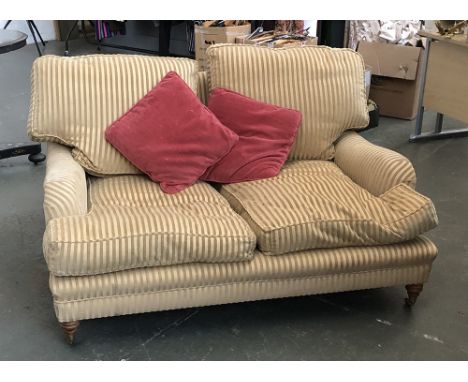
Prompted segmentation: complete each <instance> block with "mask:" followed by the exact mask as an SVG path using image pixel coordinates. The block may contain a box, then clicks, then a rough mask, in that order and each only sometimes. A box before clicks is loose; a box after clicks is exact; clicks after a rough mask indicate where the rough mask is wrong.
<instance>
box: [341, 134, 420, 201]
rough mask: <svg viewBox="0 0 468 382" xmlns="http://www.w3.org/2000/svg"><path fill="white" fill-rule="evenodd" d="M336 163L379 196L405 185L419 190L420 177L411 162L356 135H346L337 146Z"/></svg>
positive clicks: (358, 182) (362, 185)
mask: <svg viewBox="0 0 468 382" xmlns="http://www.w3.org/2000/svg"><path fill="white" fill-rule="evenodd" d="M335 163H336V164H337V166H338V167H340V168H341V170H342V171H343V172H344V173H345V174H346V175H348V176H349V177H350V178H351V179H352V180H353V181H354V182H356V183H357V184H359V185H360V186H361V187H363V188H365V189H366V190H368V191H369V192H371V193H372V194H374V195H376V196H379V195H381V194H383V193H384V192H386V191H388V190H389V189H390V188H392V187H393V186H396V185H397V184H401V183H404V184H406V185H408V186H410V187H411V188H415V187H416V173H415V171H414V168H413V165H412V164H411V162H410V161H409V160H408V159H407V158H405V157H404V156H403V155H401V154H399V153H397V152H395V151H392V150H389V149H386V148H384V147H380V146H377V145H374V144H373V143H370V142H369V141H367V140H366V139H364V138H363V137H361V136H360V135H358V134H357V133H356V132H354V131H349V132H346V133H345V134H343V135H342V136H341V138H340V139H339V140H338V141H337V142H336V143H335Z"/></svg>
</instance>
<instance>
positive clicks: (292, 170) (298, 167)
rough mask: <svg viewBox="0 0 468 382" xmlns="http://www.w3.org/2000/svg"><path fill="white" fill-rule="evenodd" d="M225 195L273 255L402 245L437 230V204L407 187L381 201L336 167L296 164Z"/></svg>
mask: <svg viewBox="0 0 468 382" xmlns="http://www.w3.org/2000/svg"><path fill="white" fill-rule="evenodd" d="M221 194H222V195H223V196H225V197H226V199H227V200H228V201H229V203H230V204H231V206H232V207H233V208H234V210H235V211H236V212H237V213H239V214H240V215H241V216H242V217H243V218H244V219H245V220H246V221H247V222H248V223H249V225H250V226H251V227H252V229H253V231H254V232H255V234H256V236H257V242H258V246H259V248H260V250H261V251H262V252H265V253H267V254H272V255H279V254H284V253H288V252H294V251H300V250H306V249H313V248H336V247H345V246H367V245H381V244H390V243H398V242H402V241H405V240H409V239H412V238H414V237H416V236H418V235H419V234H422V233H424V232H427V231H429V230H430V229H432V228H434V227H435V226H436V225H437V216H436V213H435V209H434V206H433V204H432V202H431V201H430V200H429V199H428V198H426V197H424V196H422V195H420V194H418V193H417V192H416V191H414V190H412V189H411V188H409V187H408V186H406V185H405V184H400V185H397V186H395V187H393V188H392V189H390V190H389V191H387V192H386V193H385V194H383V195H382V196H380V197H376V196H374V195H372V194H370V193H369V192H368V191H366V190H365V189H363V188H361V187H360V186H358V185H357V184H356V183H354V182H353V181H352V180H351V179H350V178H348V177H347V176H346V175H344V174H343V172H342V171H341V170H340V169H339V168H338V167H337V166H336V165H335V164H334V163H333V162H326V161H295V162H290V163H288V164H286V165H285V166H284V167H283V169H282V170H281V172H280V174H279V175H278V176H276V177H274V178H269V179H263V180H259V181H253V182H244V183H236V184H229V185H225V186H223V187H222V189H221Z"/></svg>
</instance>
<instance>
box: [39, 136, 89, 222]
mask: <svg viewBox="0 0 468 382" xmlns="http://www.w3.org/2000/svg"><path fill="white" fill-rule="evenodd" d="M87 194H88V190H87V186H86V175H85V172H84V169H83V167H81V166H80V165H79V164H78V162H76V161H75V160H74V159H73V157H72V155H71V150H70V149H69V148H68V147H66V146H63V145H60V144H57V143H48V150H47V168H46V175H45V179H44V215H45V219H46V223H47V222H48V221H49V220H50V219H53V218H56V217H60V216H73V215H84V214H86V213H87V212H88V195H87Z"/></svg>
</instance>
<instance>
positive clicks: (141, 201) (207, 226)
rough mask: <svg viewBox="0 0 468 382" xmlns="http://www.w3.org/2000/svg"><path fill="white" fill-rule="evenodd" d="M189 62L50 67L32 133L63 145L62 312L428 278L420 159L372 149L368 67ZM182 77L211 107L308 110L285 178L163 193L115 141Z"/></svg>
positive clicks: (67, 323) (38, 92)
mask: <svg viewBox="0 0 468 382" xmlns="http://www.w3.org/2000/svg"><path fill="white" fill-rule="evenodd" d="M207 61H208V70H207V72H198V68H197V63H196V61H194V60H190V59H180V58H168V57H149V56H136V55H90V56H80V57H71V58H64V57H57V56H44V57H42V58H39V59H37V60H36V61H35V63H34V65H33V70H32V97H31V109H30V116H29V123H28V132H29V135H30V136H31V137H32V139H34V140H38V141H46V142H48V160H47V170H46V176H45V180H44V213H45V220H46V229H45V233H44V241H43V250H44V256H45V259H46V261H47V265H48V269H49V271H50V289H51V292H52V295H53V302H54V307H55V313H56V316H57V318H58V321H59V322H60V325H61V326H62V328H63V329H64V330H65V333H66V335H67V338H68V340H69V341H70V342H73V339H74V336H75V332H76V330H77V328H78V324H79V321H80V320H85V319H94V318H100V317H108V316H115V315H123V314H132V313H142V312H153V311H162V310H168V309H179V308H187V307H195V306H206V305H213V304H224V303H234V302H241V301H252V300H260V299H271V298H279V297H288V296H299V295H310V294H319V293H330V292H339V291H349V290H358V289H366V288H380V287H387V286H393V285H406V289H407V291H408V298H407V299H406V301H407V304H408V305H412V304H414V302H415V301H416V298H417V296H418V294H419V293H420V291H421V290H422V285H423V283H425V282H426V280H427V278H428V275H429V273H430V270H431V266H432V262H433V261H434V259H435V257H436V254H437V249H436V247H435V245H434V244H433V243H432V242H431V241H430V240H429V239H427V238H425V237H423V236H421V235H422V234H423V233H424V232H426V231H428V230H430V229H432V228H433V227H435V226H436V225H437V216H436V213H435V210H434V206H433V204H432V202H431V201H430V200H429V199H428V198H426V197H424V196H423V195H421V194H419V193H417V192H416V191H415V190H414V188H415V185H416V176H415V172H414V169H413V167H412V165H411V163H410V162H409V161H408V160H407V159H406V158H405V157H403V156H402V155H400V154H398V153H395V152H393V151H391V150H388V149H385V148H381V147H378V146H376V145H374V144H371V143H369V142H367V141H366V140H365V139H364V138H362V137H361V136H359V135H358V134H357V132H356V131H355V130H358V129H360V128H363V127H365V126H367V124H368V113H367V106H366V105H367V102H366V95H365V88H364V65H363V61H362V58H361V57H360V56H359V55H358V54H357V53H355V52H353V51H351V50H348V49H331V48H327V47H316V46H309V47H296V48H282V49H269V48H264V47H255V46H248V45H245V46H243V45H229V44H226V45H216V46H213V47H210V48H209V49H208V51H207ZM170 70H175V71H176V72H177V73H178V74H179V75H180V76H181V77H182V78H183V79H184V80H185V81H186V82H187V84H188V85H189V86H190V87H191V88H192V89H193V90H194V92H196V93H197V94H198V95H199V96H200V98H201V99H202V100H203V101H206V98H207V95H208V93H209V90H210V89H213V88H215V87H225V88H228V89H231V90H234V91H237V92H240V93H242V94H245V95H247V96H250V97H253V98H256V99H259V100H263V101H265V102H270V103H273V104H277V105H280V106H285V107H291V108H295V109H298V110H300V111H301V113H302V116H303V118H302V124H301V126H300V128H299V132H298V135H297V137H296V141H295V143H294V146H293V148H292V150H291V153H290V155H289V158H288V162H287V163H286V164H285V165H284V167H283V169H282V170H281V172H280V174H279V175H278V176H276V177H274V178H270V179H264V180H259V181H251V182H243V183H236V184H228V185H212V184H208V183H205V182H201V181H199V182H197V183H196V184H194V185H193V186H191V187H189V188H188V189H186V190H184V191H182V192H180V193H177V194H175V195H168V194H165V193H163V192H162V191H161V189H160V187H159V185H158V184H157V183H154V182H152V181H151V180H149V178H147V177H146V176H145V175H143V174H141V173H140V171H139V170H138V169H136V168H135V167H134V166H133V165H132V164H131V163H129V162H128V161H127V160H126V159H125V158H124V157H123V156H121V155H120V154H119V153H118V152H117V151H116V150H115V149H114V148H113V147H112V146H111V145H109V144H108V143H107V142H106V141H105V138H104V131H105V129H106V127H107V126H109V125H110V124H111V123H112V122H113V121H114V120H115V119H117V118H118V117H119V116H120V115H122V114H123V113H124V112H125V111H126V110H128V109H129V108H130V107H131V106H132V105H133V104H134V103H135V102H137V101H138V100H139V99H140V98H141V97H143V96H144V95H145V94H146V93H147V92H148V91H149V90H150V89H151V88H152V87H154V86H155V85H156V84H157V82H158V81H159V80H160V79H161V78H162V77H163V76H164V75H165V74H166V73H167V72H168V71H170Z"/></svg>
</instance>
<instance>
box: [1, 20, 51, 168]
mask: <svg viewBox="0 0 468 382" xmlns="http://www.w3.org/2000/svg"><path fill="white" fill-rule="evenodd" d="M9 24H10V22H7V24H6V25H5V27H4V28H3V30H5V29H6V27H8V25H9ZM28 26H29V27H30V28H33V27H32V26H31V25H30V24H29V23H28ZM3 30H2V31H1V32H2V33H8V31H6V32H3ZM13 32H16V33H19V34H21V35H22V36H21V37H22V38H21V39H18V40H17V41H11V43H8V45H5V46H2V47H1V49H0V54H2V53H8V52H12V51H13V50H17V49H20V48H22V47H23V46H25V45H26V39H27V35H26V34H24V33H22V32H18V31H13ZM38 33H39V32H38ZM34 40H35V41H36V38H34ZM41 41H42V37H41ZM36 42H37V41H36ZM36 47H37V44H36ZM37 49H38V53H39V55H40V50H39V48H37ZM21 155H28V159H29V160H30V161H31V162H33V163H34V164H38V163H40V162H42V161H44V160H45V159H46V157H45V155H44V154H43V153H41V144H40V143H36V142H28V143H0V159H6V158H11V157H17V156H21Z"/></svg>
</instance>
